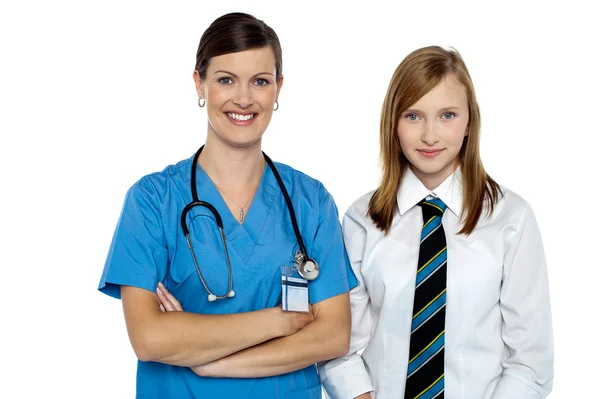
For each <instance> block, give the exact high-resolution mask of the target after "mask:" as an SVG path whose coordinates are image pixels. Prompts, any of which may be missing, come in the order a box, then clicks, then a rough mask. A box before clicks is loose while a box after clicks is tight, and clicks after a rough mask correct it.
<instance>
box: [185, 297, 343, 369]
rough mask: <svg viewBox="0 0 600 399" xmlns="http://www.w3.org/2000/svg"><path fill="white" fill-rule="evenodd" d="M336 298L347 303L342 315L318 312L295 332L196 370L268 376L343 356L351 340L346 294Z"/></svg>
mask: <svg viewBox="0 0 600 399" xmlns="http://www.w3.org/2000/svg"><path fill="white" fill-rule="evenodd" d="M334 300H335V301H337V302H339V304H340V305H341V306H344V307H343V308H342V310H340V311H339V314H335V313H334V312H330V313H329V314H327V315H319V314H318V313H317V314H316V315H315V316H316V318H315V321H314V322H313V323H311V324H309V325H307V326H306V327H304V328H303V329H302V330H300V331H298V332H296V333H295V334H292V335H289V336H286V337H281V338H277V339H273V340H271V341H269V342H265V343H263V344H261V345H257V346H254V347H251V348H248V349H245V350H243V351H240V352H238V353H235V354H233V355H231V356H228V357H225V358H223V359H221V360H218V361H216V362H214V363H210V364H207V365H205V366H201V367H196V368H194V371H195V372H196V373H197V374H200V375H205V376H214V377H234V378H254V377H268V376H274V375H280V374H285V373H290V372H292V371H296V370H300V369H303V368H305V367H307V366H310V365H311V364H314V363H317V362H321V361H325V360H329V359H333V358H335V357H340V356H344V355H345V354H346V353H347V352H348V345H349V341H350V317H349V306H348V302H347V301H348V299H347V294H346V295H343V296H339V298H338V297H336V298H335V299H334ZM344 301H345V302H344ZM346 313H348V314H346Z"/></svg>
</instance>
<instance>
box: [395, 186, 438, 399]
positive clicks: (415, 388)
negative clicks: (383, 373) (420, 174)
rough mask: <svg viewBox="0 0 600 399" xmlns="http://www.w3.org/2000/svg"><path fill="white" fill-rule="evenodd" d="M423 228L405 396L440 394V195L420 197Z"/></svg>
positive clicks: (409, 398)
mask: <svg viewBox="0 0 600 399" xmlns="http://www.w3.org/2000/svg"><path fill="white" fill-rule="evenodd" d="M419 205H420V206H421V209H422V210H423V230H422V232H421V245H420V249H419V263H418V270H417V282H416V288H415V299H414V302H413V318H412V328H411V333H410V350H409V361H408V373H407V374H408V377H407V379H406V389H405V392H404V398H405V399H417V398H418V399H433V398H435V399H443V398H444V332H445V319H446V267H447V266H446V253H447V251H446V235H445V233H444V228H443V226H442V216H443V215H444V210H445V209H446V204H444V203H443V202H442V201H441V200H440V199H437V198H435V199H431V200H423V201H421V202H420V203H419Z"/></svg>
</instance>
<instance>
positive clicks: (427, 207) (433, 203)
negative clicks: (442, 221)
mask: <svg viewBox="0 0 600 399" xmlns="http://www.w3.org/2000/svg"><path fill="white" fill-rule="evenodd" d="M419 205H420V206H421V208H423V216H429V217H432V216H439V217H442V216H443V215H444V211H445V210H446V204H444V201H442V200H441V199H439V198H433V199H429V200H428V199H424V200H423V201H421V202H419Z"/></svg>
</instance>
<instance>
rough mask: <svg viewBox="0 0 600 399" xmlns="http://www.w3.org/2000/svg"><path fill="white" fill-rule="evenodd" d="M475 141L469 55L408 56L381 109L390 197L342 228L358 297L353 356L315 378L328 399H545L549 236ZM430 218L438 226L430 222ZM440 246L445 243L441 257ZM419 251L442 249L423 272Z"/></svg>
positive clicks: (377, 194)
mask: <svg viewBox="0 0 600 399" xmlns="http://www.w3.org/2000/svg"><path fill="white" fill-rule="evenodd" d="M479 136H480V117H479V106H478V105H477V101H476V99H475V91H474V88H473V83H472V81H471V77H470V75H469V72H468V70H467V68H466V66H465V64H464V61H463V60H462V58H461V56H460V55H459V53H458V52H457V51H455V50H450V51H448V50H445V49H442V48H440V47H436V46H432V47H426V48H422V49H419V50H416V51H414V52H413V53H411V54H409V55H408V56H407V57H406V58H405V59H404V60H403V61H402V63H401V64H400V65H399V66H398V68H397V69H396V71H395V73H394V75H393V77H392V80H391V82H390V85H389V88H388V92H387V95H386V97H385V100H384V103H383V109H382V119H381V132H380V139H381V160H382V166H383V176H382V181H381V184H380V185H379V187H378V188H377V190H375V191H374V192H370V193H368V194H366V195H364V196H362V197H361V198H359V199H358V200H357V201H356V202H355V203H354V204H353V205H352V206H351V207H350V208H349V209H348V211H347V212H346V214H345V217H344V226H343V227H344V240H345V243H346V247H347V251H348V256H349V258H350V261H351V264H352V268H353V270H354V273H355V275H356V277H357V278H358V280H359V286H358V287H356V288H355V289H354V290H353V291H352V292H351V294H350V299H351V305H352V337H351V344H350V351H349V353H348V355H347V356H345V357H343V358H340V359H335V360H332V361H329V362H326V363H323V364H321V365H320V367H319V373H320V378H321V380H322V382H323V385H324V387H325V389H326V392H327V393H328V395H329V397H331V398H334V399H351V398H361V399H363V398H370V397H375V398H377V399H396V398H397V399H416V398H418V399H432V398H436V399H440V398H444V397H445V398H447V399H459V398H460V399H530V398H531V399H534V398H535V399H540V398H545V397H546V396H547V395H548V394H549V392H550V390H551V388H552V378H553V341H552V322H551V316H550V302H549V294H548V279H547V271H546V263H545V258H544V250H543V246H542V241H541V237H540V233H539V230H538V227H537V224H536V221H535V217H534V215H533V211H532V210H531V207H530V206H529V204H528V203H527V202H526V201H525V200H524V199H523V198H521V197H519V196H518V195H517V194H515V193H514V192H512V191H510V190H508V189H506V188H504V187H501V186H499V185H498V184H497V183H496V182H495V181H494V180H493V179H492V178H491V177H490V176H489V175H488V174H487V173H486V172H485V170H484V168H483V165H482V162H481V158H480V155H479ZM424 200H427V201H428V202H429V204H424V203H423V201H424ZM434 208H435V209H437V210H436V212H439V213H438V214H437V216H436V215H433V214H431V213H429V214H426V213H425V212H426V209H429V210H432V209H434ZM430 215H433V216H431V217H430ZM425 217H426V218H427V220H425V219H424V218H425ZM436 221H437V224H436ZM440 222H441V223H440ZM428 223H429V225H427V224H428ZM424 225H425V226H424ZM433 225H436V227H435V228H432V227H431V226H433ZM440 227H441V228H440ZM438 228H439V230H438ZM432 230H433V232H432ZM434 233H435V234H434ZM434 235H435V236H436V237H437V238H436V240H438V241H439V242H438V243H434V244H431V242H433V238H434ZM440 235H441V237H440ZM444 238H445V241H444ZM422 242H425V243H430V244H429V245H430V247H431V248H429V250H431V249H432V248H433V247H435V245H438V244H439V245H440V248H441V247H443V248H441V249H440V251H439V252H436V254H435V256H433V257H431V259H429V260H428V263H425V262H422V260H421V259H419V253H420V252H425V249H421V245H422V244H421V243H422ZM423 245H426V244H423ZM436 251H437V250H436ZM421 255H422V256H423V254H421ZM424 260H427V259H424ZM418 269H419V270H418ZM423 273H429V274H423ZM432 276H435V277H432ZM434 280H435V281H437V283H435V284H434V283H432V281H434ZM436 284H437V286H435V285H436ZM434 286H435V287H434ZM436 289H437V290H439V293H438V292H437V291H435V290H436ZM428 295H429V298H427V296H428ZM423 297H425V298H426V299H425V300H423ZM430 298H431V300H429V299H430ZM419 301H420V302H419ZM415 303H418V304H419V305H418V306H414V305H413V304H415ZM423 304H425V305H424V306H423ZM413 308H416V309H413ZM434 322H435V323H438V325H435V326H434V327H431V326H433V325H434V324H435V323H434ZM435 328H440V330H439V333H438V331H436V330H435ZM427 334H429V336H427ZM423 336H425V338H423ZM411 341H412V345H411ZM418 345H421V346H420V347H419V346H418ZM413 346H415V347H413ZM363 348H364V351H363V352H362V355H361V354H359V353H358V352H359V351H360V350H361V349H363Z"/></svg>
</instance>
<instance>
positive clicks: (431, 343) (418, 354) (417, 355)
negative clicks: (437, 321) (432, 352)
mask: <svg viewBox="0 0 600 399" xmlns="http://www.w3.org/2000/svg"><path fill="white" fill-rule="evenodd" d="M445 331H446V330H445V329H444V331H442V332H441V333H440V335H438V336H437V337H435V338H434V339H433V341H431V342H430V343H429V345H427V346H426V347H424V348H423V350H422V351H421V352H419V353H417V354H416V356H415V357H413V358H412V359H410V361H409V362H408V363H412V361H413V360H415V359H416V358H418V357H419V356H420V355H421V353H423V352H425V351H426V350H427V348H429V347H430V346H431V345H433V343H434V342H435V341H437V339H438V338H439V337H441V336H442V334H443V333H444V332H445ZM442 376H443V374H442Z"/></svg>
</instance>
